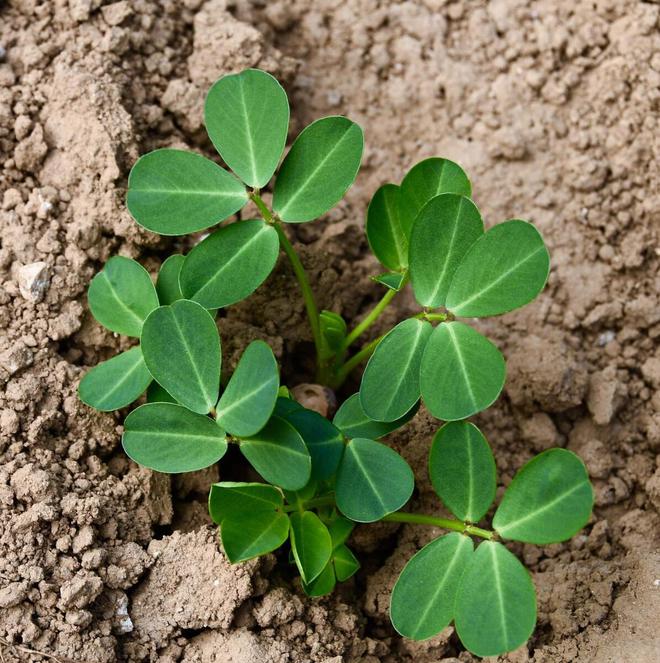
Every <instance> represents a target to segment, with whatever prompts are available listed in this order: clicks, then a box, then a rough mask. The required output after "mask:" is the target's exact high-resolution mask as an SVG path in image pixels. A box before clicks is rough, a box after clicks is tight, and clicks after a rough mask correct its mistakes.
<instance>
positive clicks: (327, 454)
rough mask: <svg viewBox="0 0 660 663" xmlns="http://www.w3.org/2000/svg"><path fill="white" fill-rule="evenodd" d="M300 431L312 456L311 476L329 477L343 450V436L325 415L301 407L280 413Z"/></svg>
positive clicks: (335, 467)
mask: <svg viewBox="0 0 660 663" xmlns="http://www.w3.org/2000/svg"><path fill="white" fill-rule="evenodd" d="M282 418H283V419H286V421H288V422H289V423H290V424H291V425H292V426H293V427H294V428H295V429H296V430H297V431H298V433H300V436H301V437H302V439H303V441H304V442H305V446H306V447H307V450H308V451H309V455H310V456H311V457H312V478H314V479H316V480H318V481H324V480H325V479H329V478H330V477H331V476H332V475H333V474H334V473H335V472H336V471H337V467H338V466H339V461H340V460H341V455H342V453H343V452H344V436H343V435H342V434H341V431H340V430H338V429H337V428H336V427H335V426H333V425H332V424H331V423H330V422H329V421H328V420H327V419H326V418H325V417H323V416H321V415H320V414H319V413H318V412H314V410H308V409H306V408H303V407H298V408H295V409H292V410H291V411H289V412H287V413H286V414H283V415H282Z"/></svg>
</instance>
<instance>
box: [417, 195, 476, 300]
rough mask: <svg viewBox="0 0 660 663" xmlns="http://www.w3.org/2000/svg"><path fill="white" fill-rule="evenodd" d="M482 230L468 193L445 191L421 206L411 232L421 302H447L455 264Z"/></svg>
mask: <svg viewBox="0 0 660 663" xmlns="http://www.w3.org/2000/svg"><path fill="white" fill-rule="evenodd" d="M483 233H484V224H483V221H482V220H481V214H480V213H479V210H478V209H477V206H476V205H475V204H474V203H473V202H472V201H471V200H470V199H469V198H466V197H465V196H459V195H458V194H455V193H444V194H442V195H440V196H436V197H435V198H431V200H429V202H428V203H426V205H424V207H422V209H421V211H420V212H419V214H418V215H417V218H416V219H415V222H414V224H413V227H412V233H411V236H410V280H411V282H412V287H413V292H414V293H415V299H416V300H417V301H418V302H419V303H420V304H421V305H422V306H429V307H431V308H437V307H438V306H444V304H445V300H446V298H447V292H448V290H449V285H450V283H451V282H452V278H453V276H454V272H455V271H456V268H457V267H458V265H459V264H460V262H461V260H462V258H463V256H464V255H465V253H466V252H467V250H468V249H469V248H470V246H472V244H474V242H475V241H476V240H477V239H479V237H480V236H481V235H483Z"/></svg>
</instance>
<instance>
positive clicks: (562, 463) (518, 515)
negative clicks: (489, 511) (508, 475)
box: [493, 449, 594, 545]
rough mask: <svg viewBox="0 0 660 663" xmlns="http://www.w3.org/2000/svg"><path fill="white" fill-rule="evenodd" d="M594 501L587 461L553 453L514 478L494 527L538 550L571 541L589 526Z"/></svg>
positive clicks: (559, 451)
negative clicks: (538, 548) (547, 545)
mask: <svg viewBox="0 0 660 663" xmlns="http://www.w3.org/2000/svg"><path fill="white" fill-rule="evenodd" d="M593 501H594V496H593V490H592V488H591V484H590V483H589V474H588V473H587V470H586V468H585V466H584V463H583V462H582V460H580V458H579V457H578V456H576V455H575V454H574V453H572V452H571V451H567V450H566V449H549V450H548V451H544V452H543V453H542V454H539V455H538V456H536V457H535V458H533V459H532V460H530V461H529V462H528V463H526V464H525V465H524V466H523V467H522V469H521V470H520V471H519V472H518V473H517V474H516V476H515V477H514V478H513V481H512V482H511V483H510V484H509V487H508V488H507V489H506V492H505V493H504V497H503V498H502V502H501V503H500V506H499V507H498V509H497V511H496V513H495V517H494V518H493V527H494V528H495V529H496V530H497V532H498V534H500V536H502V537H504V538H507V539H513V540H514V541H524V542H526V543H536V544H538V545H545V544H547V543H557V542H559V541H566V540H567V539H570V538H571V537H572V536H573V535H574V534H576V533H577V532H578V531H579V530H581V529H582V528H583V527H584V526H585V525H586V524H587V521H588V520H589V517H590V515H591V509H592V507H593Z"/></svg>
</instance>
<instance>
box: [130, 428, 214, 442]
mask: <svg viewBox="0 0 660 663" xmlns="http://www.w3.org/2000/svg"><path fill="white" fill-rule="evenodd" d="M219 430H220V429H218V431H219ZM126 433H127V434H129V435H130V434H131V433H133V434H134V435H146V436H147V437H149V436H154V437H176V438H177V439H181V438H182V437H185V438H189V439H191V440H213V441H214V442H226V439H225V436H224V435H222V434H219V435H202V434H200V433H171V432H169V431H153V430H141V429H139V428H133V429H130V428H129V429H128V430H127V431H126Z"/></svg>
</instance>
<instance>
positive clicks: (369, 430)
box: [332, 394, 419, 440]
mask: <svg viewBox="0 0 660 663" xmlns="http://www.w3.org/2000/svg"><path fill="white" fill-rule="evenodd" d="M417 410H419V403H417V404H415V405H413V407H412V408H411V409H410V410H408V412H406V414H404V415H403V417H401V418H400V419H396V420H395V421H387V422H385V421H374V420H373V419H370V418H369V417H368V416H367V415H366V414H365V413H364V410H363V409H362V405H360V394H353V395H352V396H349V397H348V398H347V399H346V400H345V401H344V402H343V403H342V404H341V406H340V408H339V409H338V410H337V414H335V418H334V419H333V420H332V423H333V424H334V425H335V426H336V427H337V428H339V430H340V431H341V432H342V433H343V434H344V435H345V436H346V437H347V438H349V439H350V438H354V437H367V438H369V439H372V440H377V439H378V438H380V437H384V436H385V435H387V434H388V433H391V432H392V431H395V430H396V429H397V428H401V426H403V425H405V424H407V423H408V422H409V421H410V420H411V419H412V418H413V417H414V416H415V415H416V414H417Z"/></svg>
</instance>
